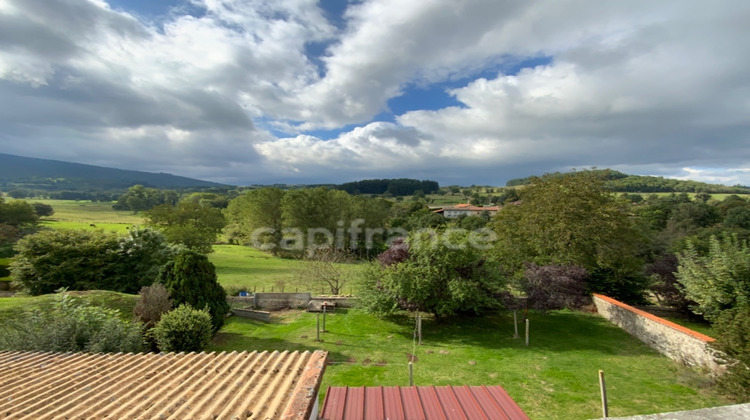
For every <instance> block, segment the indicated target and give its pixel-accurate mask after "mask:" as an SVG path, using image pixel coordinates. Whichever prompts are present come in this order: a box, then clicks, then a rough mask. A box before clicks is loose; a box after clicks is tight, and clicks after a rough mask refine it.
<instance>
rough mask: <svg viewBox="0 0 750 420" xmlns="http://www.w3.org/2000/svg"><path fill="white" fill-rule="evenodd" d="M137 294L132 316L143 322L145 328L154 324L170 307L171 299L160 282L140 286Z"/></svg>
mask: <svg viewBox="0 0 750 420" xmlns="http://www.w3.org/2000/svg"><path fill="white" fill-rule="evenodd" d="M138 295H139V297H138V300H137V301H136V302H135V308H133V316H134V317H135V319H137V320H139V321H141V322H143V323H144V324H145V326H146V328H151V327H153V326H154V325H156V323H157V322H159V320H160V319H161V316H162V314H164V313H166V312H169V310H170V309H172V299H170V298H169V292H168V291H167V288H166V287H164V285H163V284H161V283H154V284H152V285H151V286H144V287H142V288H141V291H140V292H139V293H138Z"/></svg>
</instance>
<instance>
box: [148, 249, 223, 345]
mask: <svg viewBox="0 0 750 420" xmlns="http://www.w3.org/2000/svg"><path fill="white" fill-rule="evenodd" d="M159 282H160V283H162V284H164V286H165V287H166V288H167V290H168V291H169V295H170V296H171V297H172V301H173V302H174V304H175V305H181V304H183V303H186V304H188V305H190V306H192V307H193V308H199V309H203V308H207V309H208V312H209V313H210V314H211V321H212V324H213V329H214V332H216V331H218V330H219V328H221V326H222V325H224V317H226V314H227V313H229V304H228V303H227V295H226V292H225V291H224V288H223V287H221V285H220V284H219V282H218V281H217V277H216V268H215V267H214V265H213V264H212V263H211V262H210V261H209V260H208V258H207V257H206V256H205V255H202V254H199V253H197V252H194V251H189V250H184V251H182V252H180V253H179V254H177V256H175V257H174V259H173V260H172V261H169V262H168V263H167V264H166V265H165V266H164V267H163V268H162V270H161V272H160V273H159Z"/></svg>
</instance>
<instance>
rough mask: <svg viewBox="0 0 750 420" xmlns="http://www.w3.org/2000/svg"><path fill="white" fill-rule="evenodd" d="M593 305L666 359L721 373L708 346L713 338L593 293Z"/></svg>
mask: <svg viewBox="0 0 750 420" xmlns="http://www.w3.org/2000/svg"><path fill="white" fill-rule="evenodd" d="M594 304H595V305H596V309H597V310H598V311H599V313H600V314H601V315H602V316H603V317H604V318H606V319H608V320H609V321H611V322H612V323H613V324H615V325H617V326H618V327H620V328H622V329H623V330H625V331H627V332H628V333H630V334H632V335H633V336H635V337H636V338H638V339H639V340H641V341H643V342H644V343H646V344H647V345H648V346H649V347H651V348H653V349H654V350H656V351H658V352H659V353H662V354H663V355H665V356H667V357H669V358H670V359H673V360H676V361H678V362H681V363H684V364H686V365H688V366H695V367H700V368H703V369H707V370H709V371H710V372H711V373H713V374H718V373H720V372H721V371H722V367H721V366H720V365H719V364H718V363H717V362H716V356H715V352H714V350H712V349H711V348H710V347H709V346H708V343H710V342H712V341H714V339H713V338H711V337H709V336H707V335H704V334H701V333H698V332H695V331H693V330H691V329H688V328H685V327H683V326H681V325H677V324H675V323H673V322H670V321H667V320H666V319H663V318H659V317H657V316H654V315H651V314H650V313H648V312H645V311H642V310H640V309H636V308H634V307H632V306H630V305H626V304H624V303H622V302H619V301H616V300H614V299H612V298H610V297H607V296H604V295H599V294H596V293H595V294H594Z"/></svg>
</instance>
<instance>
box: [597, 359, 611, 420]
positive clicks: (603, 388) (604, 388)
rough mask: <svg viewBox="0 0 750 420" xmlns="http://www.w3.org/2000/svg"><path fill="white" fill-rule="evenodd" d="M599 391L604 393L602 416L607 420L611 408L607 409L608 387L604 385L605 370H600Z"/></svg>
mask: <svg viewBox="0 0 750 420" xmlns="http://www.w3.org/2000/svg"><path fill="white" fill-rule="evenodd" d="M599 389H600V390H601V393H602V416H604V418H605V419H606V418H607V417H609V407H607V385H606V384H605V383H604V371H603V370H599Z"/></svg>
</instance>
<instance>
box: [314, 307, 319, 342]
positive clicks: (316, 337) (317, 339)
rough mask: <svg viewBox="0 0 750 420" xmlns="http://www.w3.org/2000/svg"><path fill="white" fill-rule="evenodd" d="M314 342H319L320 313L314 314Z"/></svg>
mask: <svg viewBox="0 0 750 420" xmlns="http://www.w3.org/2000/svg"><path fill="white" fill-rule="evenodd" d="M315 319H316V322H315V331H316V334H315V341H320V312H318V313H316V314H315Z"/></svg>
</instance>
